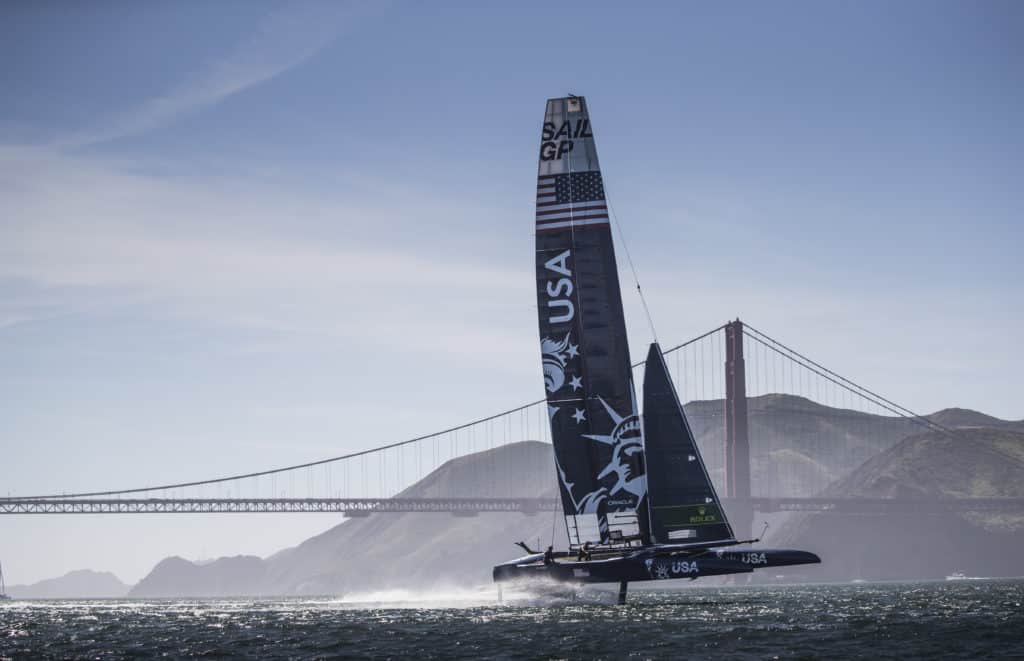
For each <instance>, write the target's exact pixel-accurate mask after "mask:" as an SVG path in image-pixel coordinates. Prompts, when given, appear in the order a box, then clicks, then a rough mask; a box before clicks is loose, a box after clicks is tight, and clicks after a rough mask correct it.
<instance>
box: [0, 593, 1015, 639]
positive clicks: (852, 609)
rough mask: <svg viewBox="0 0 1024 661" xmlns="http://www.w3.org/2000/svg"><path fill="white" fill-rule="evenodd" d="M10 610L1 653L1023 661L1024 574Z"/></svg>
mask: <svg viewBox="0 0 1024 661" xmlns="http://www.w3.org/2000/svg"><path fill="white" fill-rule="evenodd" d="M506 596H507V597H510V599H507V600H506V601H505V603H503V604H498V603H497V601H496V599H495V595H494V594H493V593H491V592H490V591H470V592H459V591H451V592H448V593H445V592H437V591H435V592H431V593H429V594H412V593H401V592H393V593H378V594H364V595H350V596H348V597H346V598H343V599H330V598H322V599H298V598H297V599H210V600H104V601H21V602H7V603H0V658H3V659H37V658H38V659H78V658H81V659H136V658H190V657H202V658H251V659H344V658H360V657H370V658H393V659H404V658H434V659H480V658H508V659H549V658H550V659H577V658H579V659H592V658H605V659H621V658H627V657H629V658H638V659H643V658H664V659H679V658H691V659H700V658H728V659H775V658H778V659H837V658H850V659H907V658H919V659H944V658H950V659H1004V658H1005V659H1024V608H1022V605H1024V580H965V581H946V582H924V583H876V584H855V585H811V586H808V585H800V586H772V587H728V588H718V587H705V588H702V587H693V588H689V589H685V590H655V591H640V590H634V591H632V592H631V594H630V601H629V603H628V604H627V605H626V606H624V607H623V606H617V605H615V604H614V603H613V602H614V595H613V594H612V593H611V592H593V591H588V592H587V593H585V594H583V595H580V597H579V598H577V599H576V600H572V599H568V598H558V597H545V596H541V595H531V594H517V595H506Z"/></svg>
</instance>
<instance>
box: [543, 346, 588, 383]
mask: <svg viewBox="0 0 1024 661" xmlns="http://www.w3.org/2000/svg"><path fill="white" fill-rule="evenodd" d="M578 347H579V345H576V344H572V335H571V333H566V334H565V337H564V338H563V339H562V340H561V341H559V340H553V339H551V338H550V337H545V338H543V339H541V341H540V352H541V360H542V362H543V365H544V387H545V388H546V389H547V391H548V392H558V390H559V389H561V387H562V386H563V385H565V366H566V364H567V363H568V362H569V359H570V358H573V357H575V356H578V355H579V351H578Z"/></svg>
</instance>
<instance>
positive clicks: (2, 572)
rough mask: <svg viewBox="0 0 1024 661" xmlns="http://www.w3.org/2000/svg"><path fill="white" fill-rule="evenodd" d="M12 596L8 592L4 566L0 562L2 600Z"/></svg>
mask: <svg viewBox="0 0 1024 661" xmlns="http://www.w3.org/2000/svg"><path fill="white" fill-rule="evenodd" d="M10 598H11V597H10V596H9V595H8V594H7V586H5V585H4V566H3V565H2V564H0V601H6V600H8V599H10Z"/></svg>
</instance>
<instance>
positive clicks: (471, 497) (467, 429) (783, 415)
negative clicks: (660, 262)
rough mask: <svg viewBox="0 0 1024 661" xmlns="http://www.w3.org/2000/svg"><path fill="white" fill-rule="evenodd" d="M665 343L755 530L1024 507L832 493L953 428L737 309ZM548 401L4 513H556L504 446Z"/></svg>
mask: <svg viewBox="0 0 1024 661" xmlns="http://www.w3.org/2000/svg"><path fill="white" fill-rule="evenodd" d="M664 353H665V358H666V362H667V364H668V365H669V367H670V369H671V370H672V371H673V372H674V374H673V377H674V380H675V383H676V384H677V389H678V391H679V398H680V401H683V402H688V403H687V404H686V405H685V408H686V413H687V417H688V419H689V421H690V424H691V426H692V427H693V430H694V433H695V435H696V437H697V442H698V445H699V446H700V449H701V453H702V455H703V457H704V460H705V463H706V465H707V467H708V470H709V473H710V474H711V476H712V479H713V481H714V482H715V486H716V489H717V490H718V492H719V494H720V495H721V496H722V500H723V503H724V505H725V507H726V509H727V510H728V512H729V516H730V518H731V519H732V520H733V521H734V523H735V527H736V529H737V530H750V528H751V526H752V521H753V517H754V513H755V512H762V513H766V512H801V511H803V512H808V511H813V512H832V513H840V514H856V515H871V514H884V513H896V512H901V513H921V514H930V515H941V514H944V513H947V512H950V511H958V512H965V511H966V512H972V511H977V512H982V511H1022V510H1024V499H1020V498H929V497H925V496H924V495H922V496H920V497H913V496H900V497H890V498H886V497H849V496H844V495H843V494H842V493H838V492H836V491H835V489H834V488H833V485H835V484H836V483H837V482H838V481H840V480H842V479H843V478H845V477H847V476H849V475H850V474H851V473H852V472H853V471H854V470H855V469H856V468H857V467H859V466H860V465H861V464H863V463H864V462H865V461H867V460H868V459H870V458H871V457H873V456H876V455H878V454H879V453H882V452H885V451H886V450H888V449H889V448H891V447H893V446H894V445H896V444H897V443H898V442H900V441H901V440H903V439H905V438H907V437H909V436H912V435H915V434H921V433H936V434H944V435H952V434H953V431H952V430H951V429H950V428H948V427H946V426H945V425H943V424H941V423H940V422H939V421H937V420H935V419H933V418H932V417H928V416H922V415H919V414H917V413H915V412H913V411H911V410H909V409H907V408H906V407H903V406H901V405H899V404H897V403H895V402H893V401H891V400H889V399H887V398H885V397H883V396H881V395H879V394H877V393H876V392H874V391H872V390H869V389H868V388H865V387H863V386H861V385H859V384H857V383H855V382H853V381H851V380H849V379H847V378H845V377H843V376H841V375H839V374H837V373H835V372H833V371H832V370H829V369H828V368H826V367H825V366H823V365H822V364H820V363H818V362H816V361H814V360H812V359H810V358H808V357H807V356H805V355H803V354H801V353H800V352H798V351H796V350H794V349H792V348H790V347H789V346H787V345H785V344H783V343H782V342H780V341H778V340H776V339H774V338H773V337H771V336H769V335H767V334H766V333H764V332H762V331H760V330H757V329H756V328H753V327H751V326H749V325H746V324H744V323H743V322H741V321H739V320H736V321H731V322H729V323H726V324H723V325H721V326H719V327H717V328H714V329H712V330H710V331H708V332H706V333H703V334H701V335H699V336H697V337H695V338H693V339H691V340H689V341H687V342H684V343H682V344H679V345H676V346H674V347H672V348H670V349H668V350H666V351H665V352H664ZM635 367H638V366H635ZM545 404H546V403H545V401H544V400H537V401H534V402H530V403H527V404H523V405H521V406H517V407H515V408H511V409H508V410H506V411H502V412H500V413H497V414H494V415H490V416H487V417H484V418H480V419H477V420H473V421H470V422H466V423H464V424H460V425H457V426H454V427H451V428H448V429H444V430H441V431H437V432H433V433H430V434H426V435H423V436H418V437H416V438H411V439H408V440H404V441H400V442H396V443H391V444H387V445H382V446H379V447H374V448H368V449H365V450H362V451H359V452H353V453H349V454H345V455H341V456H336V457H330V458H327V459H323V460H320V461H314V462H308V463H303V464H297V465H294V466H284V467H280V468H274V469H270V470H263V471H258V472H250V473H245V474H239V475H229V476H223V477H216V478H211V479H201V480H190V481H183V482H179V483H175V484H164V485H157V486H143V487H135V488H126V489H107V490H97V491H92V492H80V493H64V494H43V495H33V496H8V497H6V498H0V514H167V513H188V514H206V513H271V512H278V513H299V512H337V513H341V514H344V515H345V516H349V517H360V516H369V515H371V514H374V513H386V512H449V513H451V514H453V515H456V516H476V515H478V514H480V513H485V512H518V513H521V514H527V515H532V514H536V513H538V512H554V511H557V510H560V508H561V506H560V504H559V503H558V500H557V498H556V497H555V493H556V491H555V476H554V472H553V469H552V466H551V461H550V459H549V460H547V461H543V462H540V461H536V460H534V463H535V464H536V465H528V466H525V467H524V466H521V465H512V462H509V461H508V455H507V454H503V453H501V452H498V451H497V450H500V449H502V448H508V447H509V446H512V445H513V444H516V443H520V442H522V441H539V442H543V443H550V430H549V427H548V421H547V414H546V405H545ZM534 455H536V453H534ZM470 458H472V461H473V462H474V463H473V466H474V468H473V470H474V475H475V477H476V479H475V480H474V484H472V485H469V486H468V487H467V485H465V484H462V483H453V482H445V481H443V480H433V481H431V479H430V478H431V476H432V475H433V474H435V473H436V472H437V471H439V469H442V468H444V467H445V466H448V465H451V464H452V463H453V462H458V461H466V460H468V459H470ZM537 494H542V495H537Z"/></svg>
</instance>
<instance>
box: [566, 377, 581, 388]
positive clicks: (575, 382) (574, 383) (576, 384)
mask: <svg viewBox="0 0 1024 661" xmlns="http://www.w3.org/2000/svg"><path fill="white" fill-rule="evenodd" d="M569 386H570V387H571V388H572V391H573V392H576V391H577V390H579V389H580V388H582V387H583V379H581V378H580V377H578V376H574V377H572V378H571V379H569Z"/></svg>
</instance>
